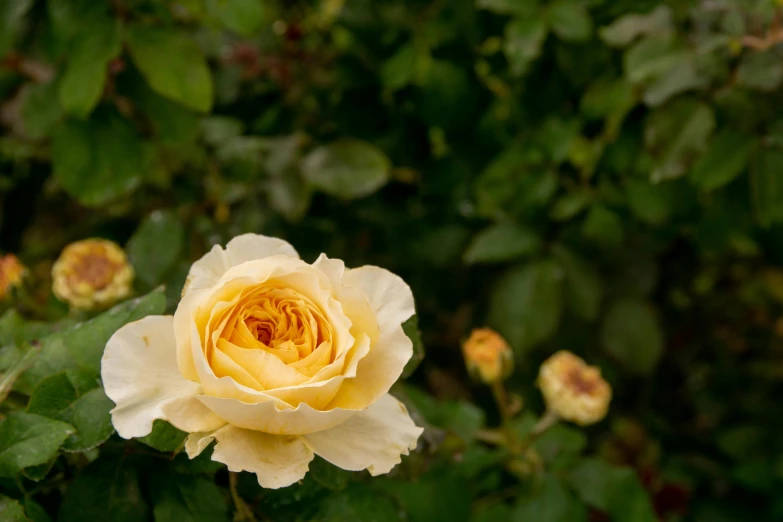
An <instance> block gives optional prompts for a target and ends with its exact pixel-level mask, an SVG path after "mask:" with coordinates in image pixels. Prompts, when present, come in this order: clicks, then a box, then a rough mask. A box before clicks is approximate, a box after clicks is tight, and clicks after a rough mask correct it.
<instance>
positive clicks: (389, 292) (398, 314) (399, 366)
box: [329, 266, 416, 409]
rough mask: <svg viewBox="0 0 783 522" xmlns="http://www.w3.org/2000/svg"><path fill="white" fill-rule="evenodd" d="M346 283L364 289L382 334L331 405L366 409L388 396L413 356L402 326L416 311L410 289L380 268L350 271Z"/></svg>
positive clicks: (344, 277) (344, 281)
mask: <svg viewBox="0 0 783 522" xmlns="http://www.w3.org/2000/svg"><path fill="white" fill-rule="evenodd" d="M343 283H344V284H346V285H353V286H357V287H359V288H361V289H362V290H364V292H365V294H367V298H368V299H369V301H370V305H371V307H372V309H373V310H374V311H375V314H376V317H377V320H378V328H379V330H380V334H379V337H378V341H377V342H376V343H375V345H373V347H372V348H371V349H370V352H369V353H368V354H367V355H366V356H365V357H364V358H363V359H362V360H361V361H359V365H358V368H357V371H356V377H355V378H354V379H350V380H346V381H345V383H343V386H342V387H341V388H340V391H339V392H338V394H337V396H336V397H335V398H334V400H333V401H332V402H331V404H330V405H329V406H330V407H332V408H347V409H363V408H366V407H367V406H368V405H370V404H372V403H373V402H375V401H376V400H378V398H380V397H381V396H382V395H383V394H385V393H387V392H388V391H389V389H390V388H391V386H392V384H394V382H395V381H397V379H398V378H399V377H400V375H401V374H402V370H403V368H405V364H406V363H407V362H408V361H409V360H410V358H411V356H412V355H413V343H412V342H411V340H410V339H409V338H408V336H407V335H405V332H404V331H403V329H402V323H404V322H405V321H407V320H408V319H409V318H410V317H411V316H412V315H413V314H415V313H416V309H415V307H414V303H413V293H412V292H411V289H410V287H409V286H408V285H407V284H406V283H405V281H403V280H402V279H401V278H400V277H398V276H396V275H394V274H392V273H391V272H389V271H388V270H384V269H383V268H378V267H376V266H363V267H361V268H356V269H354V270H346V272H345V275H344V276H343Z"/></svg>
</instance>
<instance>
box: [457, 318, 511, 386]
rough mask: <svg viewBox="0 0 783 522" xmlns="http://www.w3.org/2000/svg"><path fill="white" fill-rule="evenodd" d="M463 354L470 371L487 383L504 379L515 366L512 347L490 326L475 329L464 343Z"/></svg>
mask: <svg viewBox="0 0 783 522" xmlns="http://www.w3.org/2000/svg"><path fill="white" fill-rule="evenodd" d="M462 354H463V355H464V357H465V365H466V366H467V368H468V372H470V374H471V375H473V376H474V377H476V378H477V379H479V380H480V381H482V382H483V383H485V384H493V383H495V382H499V381H502V380H503V379H505V378H506V377H508V376H509V375H511V371H512V370H513V368H514V354H513V352H512V351H511V348H510V347H509V346H508V343H507V342H506V341H505V339H503V338H502V337H501V336H500V335H499V334H498V333H497V332H495V331H494V330H492V329H490V328H477V329H475V330H473V331H472V332H471V333H470V337H469V338H468V340H467V341H465V343H464V344H463V345H462Z"/></svg>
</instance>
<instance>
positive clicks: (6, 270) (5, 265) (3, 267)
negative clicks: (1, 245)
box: [0, 254, 27, 300]
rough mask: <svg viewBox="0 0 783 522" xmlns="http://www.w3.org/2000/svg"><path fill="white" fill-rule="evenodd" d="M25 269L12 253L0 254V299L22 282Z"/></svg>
mask: <svg viewBox="0 0 783 522" xmlns="http://www.w3.org/2000/svg"><path fill="white" fill-rule="evenodd" d="M26 273H27V270H26V269H25V267H24V265H23V264H22V263H21V262H20V261H19V259H18V258H17V257H16V256H15V255H13V254H6V255H4V256H0V300H2V299H5V298H6V297H7V296H8V295H10V294H11V290H12V289H13V288H15V287H17V286H19V285H21V284H22V280H23V279H24V276H25V274H26Z"/></svg>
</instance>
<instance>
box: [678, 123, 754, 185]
mask: <svg viewBox="0 0 783 522" xmlns="http://www.w3.org/2000/svg"><path fill="white" fill-rule="evenodd" d="M755 145H756V142H755V140H754V139H753V138H752V137H750V136H748V135H747V134H745V133H742V132H738V131H736V130H733V129H725V130H723V131H721V132H719V133H718V134H717V135H716V136H715V137H714V138H713V139H712V140H710V143H709V146H708V147H707V150H706V151H705V153H704V155H703V156H701V157H700V158H699V160H698V161H697V162H696V163H695V164H694V165H693V168H692V169H691V171H690V179H691V181H692V182H693V184H694V185H696V186H697V187H699V188H700V189H702V190H708V191H709V190H715V189H717V188H720V187H722V186H724V185H727V184H729V183H730V182H731V181H733V180H734V179H735V178H736V177H737V176H739V175H740V174H741V173H742V171H743V170H745V168H746V167H747V166H748V160H749V158H750V154H751V152H752V151H753V148H754V147H755Z"/></svg>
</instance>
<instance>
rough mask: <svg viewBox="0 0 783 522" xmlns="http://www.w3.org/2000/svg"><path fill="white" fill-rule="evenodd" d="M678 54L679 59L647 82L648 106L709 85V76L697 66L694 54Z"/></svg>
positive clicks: (645, 97)
mask: <svg viewBox="0 0 783 522" xmlns="http://www.w3.org/2000/svg"><path fill="white" fill-rule="evenodd" d="M677 56H678V59H677V60H676V61H675V63H674V64H673V65H672V66H671V67H670V68H668V69H667V70H666V71H665V72H663V73H662V74H660V75H658V76H656V77H655V78H653V79H652V81H650V82H648V83H647V85H646V87H645V89H644V103H646V104H647V105H648V106H650V107H657V106H659V105H662V104H663V103H665V102H666V101H668V100H669V99H670V98H672V97H674V96H675V95H677V94H681V93H683V92H687V91H692V90H699V89H703V88H705V87H707V86H708V85H709V83H710V82H709V78H708V77H707V76H706V75H704V74H702V73H700V72H699V70H698V69H697V68H696V64H695V63H694V57H693V56H689V55H687V54H682V55H679V54H678V55H677Z"/></svg>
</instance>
